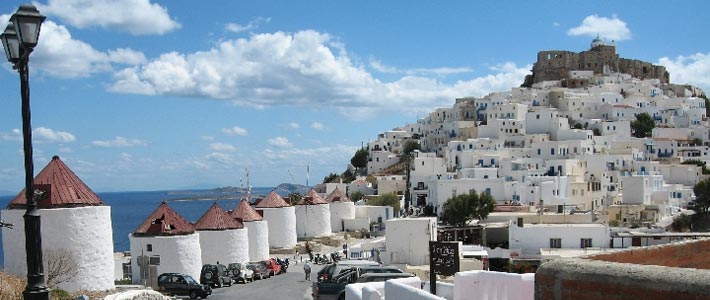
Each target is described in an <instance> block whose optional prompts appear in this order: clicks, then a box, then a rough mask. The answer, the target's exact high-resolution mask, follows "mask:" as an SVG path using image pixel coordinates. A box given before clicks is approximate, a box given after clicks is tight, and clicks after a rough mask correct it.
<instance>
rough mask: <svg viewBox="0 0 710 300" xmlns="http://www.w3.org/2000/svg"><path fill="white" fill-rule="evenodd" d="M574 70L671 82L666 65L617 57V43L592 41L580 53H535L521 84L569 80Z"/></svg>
mask: <svg viewBox="0 0 710 300" xmlns="http://www.w3.org/2000/svg"><path fill="white" fill-rule="evenodd" d="M595 41H596V40H595ZM577 70H584V71H594V73H595V74H602V73H605V72H620V73H626V74H630V75H632V76H633V77H636V78H640V79H654V78H655V79H659V80H660V81H661V83H662V84H664V83H669V82H670V74H669V73H668V71H666V67H664V66H656V65H653V64H651V63H648V62H644V61H640V60H636V59H626V58H620V57H619V55H618V54H616V46H614V45H605V44H601V43H598V42H593V43H592V47H591V48H590V49H589V50H587V51H582V52H579V53H577V52H571V51H559V50H551V51H540V52H538V53H537V62H536V63H535V64H534V65H533V69H532V75H527V76H526V77H525V82H524V83H523V84H522V86H523V87H532V85H533V84H534V83H538V82H542V81H549V80H562V79H569V77H568V76H569V71H577Z"/></svg>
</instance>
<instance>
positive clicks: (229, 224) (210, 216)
mask: <svg viewBox="0 0 710 300" xmlns="http://www.w3.org/2000/svg"><path fill="white" fill-rule="evenodd" d="M241 228H244V224H242V223H241V222H238V221H237V220H235V219H234V218H232V216H230V215H229V214H228V213H227V212H226V211H224V209H222V207H221V206H219V205H218V204H217V203H214V204H212V206H210V208H209V209H208V210H207V211H206V212H205V214H204V215H202V217H200V219H199V220H198V221H197V223H195V230H227V229H241Z"/></svg>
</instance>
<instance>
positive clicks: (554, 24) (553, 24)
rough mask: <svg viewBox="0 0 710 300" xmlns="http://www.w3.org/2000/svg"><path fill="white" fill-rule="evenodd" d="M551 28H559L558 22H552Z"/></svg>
mask: <svg viewBox="0 0 710 300" xmlns="http://www.w3.org/2000/svg"><path fill="white" fill-rule="evenodd" d="M552 26H553V27H560V23H559V22H552Z"/></svg>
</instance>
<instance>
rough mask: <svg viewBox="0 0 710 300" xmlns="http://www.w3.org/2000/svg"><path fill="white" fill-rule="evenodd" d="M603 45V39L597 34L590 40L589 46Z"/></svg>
mask: <svg viewBox="0 0 710 300" xmlns="http://www.w3.org/2000/svg"><path fill="white" fill-rule="evenodd" d="M604 45H605V43H604V40H602V39H600V38H599V35H597V37H596V38H594V39H593V40H592V46H591V48H594V47H596V46H604Z"/></svg>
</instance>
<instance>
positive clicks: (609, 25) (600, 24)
mask: <svg viewBox="0 0 710 300" xmlns="http://www.w3.org/2000/svg"><path fill="white" fill-rule="evenodd" d="M567 35H572V36H579V35H584V36H590V37H596V36H597V35H599V37H601V38H604V39H611V40H615V41H623V40H629V39H631V31H630V30H629V28H628V27H626V22H624V21H622V20H621V19H619V18H618V17H617V16H616V15H613V16H612V17H611V18H607V17H600V16H598V15H589V16H587V17H586V18H584V20H582V24H580V25H579V26H577V27H574V28H570V29H569V30H568V31H567Z"/></svg>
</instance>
